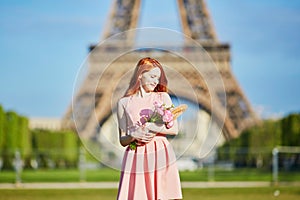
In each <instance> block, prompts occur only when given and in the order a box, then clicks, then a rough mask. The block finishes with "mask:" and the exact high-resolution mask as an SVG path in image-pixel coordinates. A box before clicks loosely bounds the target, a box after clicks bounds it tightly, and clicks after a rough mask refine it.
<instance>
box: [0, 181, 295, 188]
mask: <svg viewBox="0 0 300 200" xmlns="http://www.w3.org/2000/svg"><path fill="white" fill-rule="evenodd" d="M181 185H182V188H237V187H239V188H241V187H269V186H271V183H270V182H248V181H247V182H240V181H238V182H234V181H228V182H227V181H226V182H219V181H218V182H182V183H181ZM299 185H300V184H299ZM14 188H16V189H79V188H81V189H87V188H97V189H110V188H112V189H115V188H118V182H71V183H19V184H13V183H1V184H0V189H14Z"/></svg>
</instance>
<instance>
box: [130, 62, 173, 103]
mask: <svg viewBox="0 0 300 200" xmlns="http://www.w3.org/2000/svg"><path fill="white" fill-rule="evenodd" d="M155 67H158V68H159V69H160V72H161V75H160V78H159V82H158V84H157V86H156V87H155V88H154V92H167V91H168V88H167V84H168V80H167V77H166V74H165V72H164V70H163V68H162V66H161V64H160V63H159V62H158V61H157V60H155V59H153V58H150V57H146V58H142V59H141V60H140V61H139V62H138V63H137V65H136V67H135V70H134V73H133V76H132V78H131V80H130V84H129V87H128V89H127V91H126V92H125V95H124V97H127V96H131V95H133V94H135V93H137V92H138V91H139V89H140V81H141V80H140V79H139V77H140V76H141V75H142V74H143V73H145V72H148V71H150V70H151V69H153V68H155Z"/></svg>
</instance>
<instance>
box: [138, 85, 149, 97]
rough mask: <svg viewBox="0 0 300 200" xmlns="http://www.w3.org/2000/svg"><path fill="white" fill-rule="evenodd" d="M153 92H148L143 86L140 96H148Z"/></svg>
mask: <svg viewBox="0 0 300 200" xmlns="http://www.w3.org/2000/svg"><path fill="white" fill-rule="evenodd" d="M151 93H152V92H147V91H146V90H145V89H144V88H143V87H140V90H139V94H138V96H140V97H148V96H150V95H151Z"/></svg>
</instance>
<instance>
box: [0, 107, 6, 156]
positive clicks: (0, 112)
mask: <svg viewBox="0 0 300 200" xmlns="http://www.w3.org/2000/svg"><path fill="white" fill-rule="evenodd" d="M4 126H5V111H4V109H3V108H2V106H1V105H0V155H2V153H3V148H4V142H5V135H4V133H5V131H4Z"/></svg>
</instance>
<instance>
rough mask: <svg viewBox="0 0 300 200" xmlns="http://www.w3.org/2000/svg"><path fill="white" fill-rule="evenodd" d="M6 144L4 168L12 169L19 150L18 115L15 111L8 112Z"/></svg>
mask: <svg viewBox="0 0 300 200" xmlns="http://www.w3.org/2000/svg"><path fill="white" fill-rule="evenodd" d="M4 131H5V143H4V151H3V168H5V169H12V167H13V159H14V154H15V151H16V150H18V142H17V139H18V115H17V113H16V112H14V111H8V112H6V121H5V128H4Z"/></svg>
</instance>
